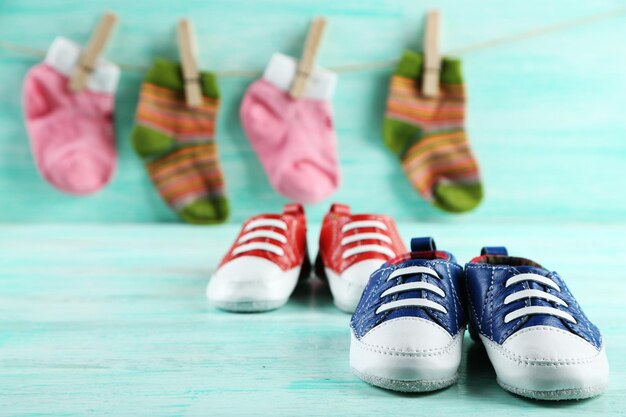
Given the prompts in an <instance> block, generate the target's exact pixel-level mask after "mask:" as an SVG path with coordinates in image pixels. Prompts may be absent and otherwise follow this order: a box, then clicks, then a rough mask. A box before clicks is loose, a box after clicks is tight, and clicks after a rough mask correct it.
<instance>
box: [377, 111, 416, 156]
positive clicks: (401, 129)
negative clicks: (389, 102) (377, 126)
mask: <svg viewBox="0 0 626 417" xmlns="http://www.w3.org/2000/svg"><path fill="white" fill-rule="evenodd" d="M421 131H422V129H420V128H419V127H417V126H414V125H411V124H409V123H406V122H402V121H399V120H394V119H390V118H388V117H385V121H384V123H383V138H384V140H385V145H387V147H388V148H389V149H391V150H392V151H393V152H394V153H395V154H396V155H398V156H399V157H402V155H404V153H405V152H406V151H407V150H408V149H409V148H410V147H411V146H413V145H414V144H415V142H417V141H418V140H419V139H420V138H421V136H422V134H421Z"/></svg>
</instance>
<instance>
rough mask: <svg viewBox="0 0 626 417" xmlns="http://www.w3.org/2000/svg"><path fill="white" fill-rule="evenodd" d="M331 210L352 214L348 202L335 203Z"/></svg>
mask: <svg viewBox="0 0 626 417" xmlns="http://www.w3.org/2000/svg"><path fill="white" fill-rule="evenodd" d="M330 212H331V213H337V214H350V206H348V205H347V204H341V203H333V205H332V206H330Z"/></svg>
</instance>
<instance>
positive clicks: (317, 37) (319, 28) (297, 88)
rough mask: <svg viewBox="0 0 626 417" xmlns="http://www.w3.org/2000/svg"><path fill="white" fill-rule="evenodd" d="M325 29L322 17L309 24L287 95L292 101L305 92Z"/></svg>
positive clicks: (324, 20)
mask: <svg viewBox="0 0 626 417" xmlns="http://www.w3.org/2000/svg"><path fill="white" fill-rule="evenodd" d="M325 28H326V19H324V18H323V17H317V18H315V19H313V22H311V26H310V27H309V33H308V34H307V37H306V43H305V44H304V51H303V52H302V56H301V57H300V61H299V62H298V68H297V69H296V76H295V78H294V79H293V83H292V84H291V89H290V90H289V95H290V96H291V97H292V98H294V99H299V98H300V97H302V96H303V95H304V93H305V92H306V88H307V84H308V81H309V76H310V75H311V72H312V71H313V69H314V68H315V58H316V57H317V51H318V49H319V46H320V43H321V41H322V36H323V35H324V29H325Z"/></svg>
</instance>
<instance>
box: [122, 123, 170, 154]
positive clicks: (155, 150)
mask: <svg viewBox="0 0 626 417" xmlns="http://www.w3.org/2000/svg"><path fill="white" fill-rule="evenodd" d="M132 138H133V148H135V151H137V153H138V154H139V155H140V156H141V157H143V158H145V157H147V156H152V155H158V154H161V153H163V152H166V151H168V150H170V148H171V147H172V144H173V143H174V139H173V138H172V137H171V136H167V135H165V134H163V133H161V132H157V131H156V130H152V129H148V128H147V127H144V126H140V125H137V126H135V127H134V128H133V133H132Z"/></svg>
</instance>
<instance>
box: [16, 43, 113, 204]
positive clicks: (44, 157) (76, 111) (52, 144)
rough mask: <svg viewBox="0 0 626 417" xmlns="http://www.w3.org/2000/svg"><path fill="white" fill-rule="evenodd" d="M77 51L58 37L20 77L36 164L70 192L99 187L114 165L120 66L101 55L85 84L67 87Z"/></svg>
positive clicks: (109, 176) (76, 58) (91, 191)
mask: <svg viewBox="0 0 626 417" xmlns="http://www.w3.org/2000/svg"><path fill="white" fill-rule="evenodd" d="M80 53H81V48H80V46H79V45H77V44H75V43H73V42H71V41H69V40H68V39H65V38H57V39H55V40H54V42H53V43H52V46H51V47H50V49H49V50H48V53H47V55H46V59H45V61H44V62H43V63H42V64H39V65H36V66H35V67H33V68H32V69H31V70H30V71H29V72H28V74H27V75H26V79H25V81H24V113H25V117H26V128H27V130H28V135H29V137H30V144H31V150H32V152H33V155H34V158H35V164H36V165H37V168H38V169H39V172H40V173H41V175H42V176H43V177H44V178H45V179H46V180H47V181H49V182H50V183H51V184H52V185H54V186H55V187H56V188H58V189H60V190H61V191H65V192H67V193H71V194H79V195H80V194H90V193H93V192H96V191H98V190H99V189H101V188H102V187H103V186H104V185H105V184H106V183H107V182H108V181H109V180H110V179H111V176H112V174H113V171H114V168H115V158H116V152H115V135H114V128H113V106H114V98H113V93H114V92H115V88H116V87H117V82H118V80H119V75H120V70H119V68H118V67H117V66H116V65H114V64H112V63H110V62H106V61H104V60H100V61H99V62H98V64H97V65H96V68H94V71H93V72H92V73H91V74H90V76H89V78H88V80H87V85H86V86H85V88H84V89H83V90H81V91H80V92H78V93H74V92H73V91H71V90H70V89H69V77H70V76H71V74H72V72H73V70H74V67H75V65H76V63H77V62H78V58H79V56H80Z"/></svg>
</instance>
